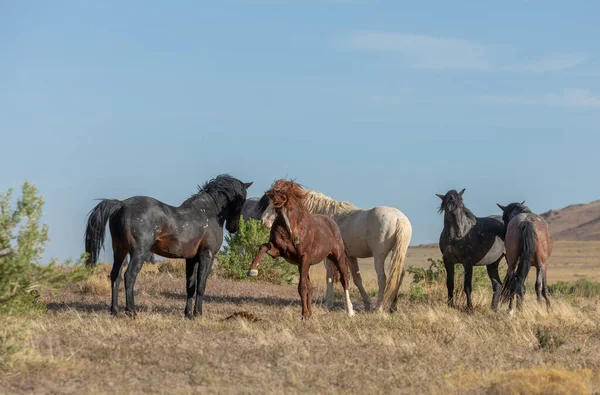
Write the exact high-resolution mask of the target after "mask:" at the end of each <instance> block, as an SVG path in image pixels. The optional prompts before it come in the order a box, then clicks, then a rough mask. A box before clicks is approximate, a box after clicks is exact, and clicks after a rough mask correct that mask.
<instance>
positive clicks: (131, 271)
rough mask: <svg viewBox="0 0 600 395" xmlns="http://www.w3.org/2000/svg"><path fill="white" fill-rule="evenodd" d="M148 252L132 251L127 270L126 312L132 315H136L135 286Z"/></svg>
mask: <svg viewBox="0 0 600 395" xmlns="http://www.w3.org/2000/svg"><path fill="white" fill-rule="evenodd" d="M145 256H146V254H144V253H140V252H138V251H134V252H132V253H130V259H129V266H127V270H126V271H125V312H126V313H127V314H129V315H131V316H135V315H136V309H135V300H134V298H133V287H134V286H135V279H136V278H137V275H138V273H139V272H140V270H142V266H143V264H144V257H145Z"/></svg>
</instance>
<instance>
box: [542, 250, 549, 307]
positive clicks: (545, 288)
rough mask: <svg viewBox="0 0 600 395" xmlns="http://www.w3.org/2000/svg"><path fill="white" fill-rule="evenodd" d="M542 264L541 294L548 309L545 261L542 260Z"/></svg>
mask: <svg viewBox="0 0 600 395" xmlns="http://www.w3.org/2000/svg"><path fill="white" fill-rule="evenodd" d="M541 266H542V296H544V299H545V300H546V309H547V310H550V299H548V282H547V281H546V273H547V272H548V266H547V263H546V262H544V263H542V264H541Z"/></svg>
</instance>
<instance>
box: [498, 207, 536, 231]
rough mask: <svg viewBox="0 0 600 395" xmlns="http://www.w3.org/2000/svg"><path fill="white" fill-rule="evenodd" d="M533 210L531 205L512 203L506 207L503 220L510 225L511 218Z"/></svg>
mask: <svg viewBox="0 0 600 395" xmlns="http://www.w3.org/2000/svg"><path fill="white" fill-rule="evenodd" d="M531 212H532V211H531V210H530V209H529V207H527V206H526V205H524V204H523V203H516V202H515V203H511V204H509V205H508V206H506V207H504V210H503V213H502V222H504V224H505V225H506V226H508V222H509V221H510V219H512V218H514V217H515V216H517V215H519V214H523V213H526V214H530V213H531Z"/></svg>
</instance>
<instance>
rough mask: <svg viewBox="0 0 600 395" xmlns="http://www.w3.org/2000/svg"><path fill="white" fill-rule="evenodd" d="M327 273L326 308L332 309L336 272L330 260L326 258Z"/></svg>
mask: <svg viewBox="0 0 600 395" xmlns="http://www.w3.org/2000/svg"><path fill="white" fill-rule="evenodd" d="M325 272H326V273H327V284H326V286H327V289H326V291H325V307H326V308H328V309H331V308H332V307H333V287H334V283H333V281H334V277H335V275H334V272H333V264H332V263H331V260H330V259H329V258H325Z"/></svg>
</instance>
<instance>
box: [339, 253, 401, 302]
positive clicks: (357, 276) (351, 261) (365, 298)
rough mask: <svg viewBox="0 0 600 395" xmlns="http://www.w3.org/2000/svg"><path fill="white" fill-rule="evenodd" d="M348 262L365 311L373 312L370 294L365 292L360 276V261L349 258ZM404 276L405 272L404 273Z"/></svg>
mask: <svg viewBox="0 0 600 395" xmlns="http://www.w3.org/2000/svg"><path fill="white" fill-rule="evenodd" d="M346 262H347V263H348V268H349V269H350V273H351V274H352V281H354V284H356V286H357V287H358V290H359V291H360V296H361V297H362V300H363V303H364V304H365V311H370V310H371V298H370V297H369V294H368V293H367V291H366V290H365V287H364V286H363V283H362V276H361V275H360V270H359V268H358V259H357V258H355V257H347V259H346ZM402 276H404V272H403V273H402Z"/></svg>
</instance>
